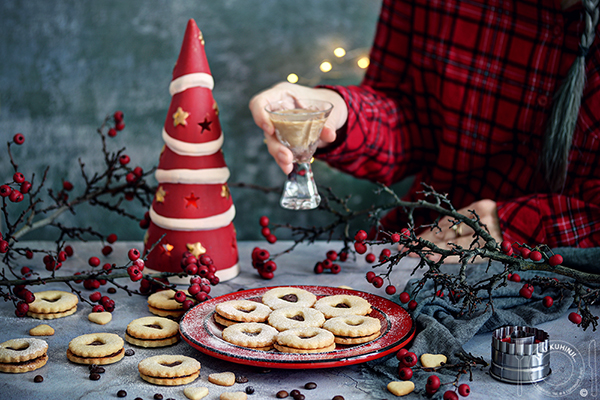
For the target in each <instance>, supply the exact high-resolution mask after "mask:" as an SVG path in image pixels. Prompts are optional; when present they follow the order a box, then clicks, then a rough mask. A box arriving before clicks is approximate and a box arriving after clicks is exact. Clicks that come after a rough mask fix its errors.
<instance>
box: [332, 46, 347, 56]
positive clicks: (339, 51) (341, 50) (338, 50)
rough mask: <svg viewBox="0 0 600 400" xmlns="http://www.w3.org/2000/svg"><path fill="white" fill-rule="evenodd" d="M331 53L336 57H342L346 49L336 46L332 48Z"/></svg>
mask: <svg viewBox="0 0 600 400" xmlns="http://www.w3.org/2000/svg"><path fill="white" fill-rule="evenodd" d="M333 55H335V56H336V57H337V58H342V57H344V56H345V55H346V50H344V48H343V47H337V48H335V49H334V50H333Z"/></svg>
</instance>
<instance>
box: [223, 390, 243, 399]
mask: <svg viewBox="0 0 600 400" xmlns="http://www.w3.org/2000/svg"><path fill="white" fill-rule="evenodd" d="M246 399H248V396H247V395H246V393H244V392H225V393H221V396H219V400H246Z"/></svg>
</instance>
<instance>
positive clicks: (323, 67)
mask: <svg viewBox="0 0 600 400" xmlns="http://www.w3.org/2000/svg"><path fill="white" fill-rule="evenodd" d="M332 68H333V65H331V63H330V62H329V61H323V62H322V63H321V65H320V66H319V69H320V70H321V71H323V72H329V71H331V69H332Z"/></svg>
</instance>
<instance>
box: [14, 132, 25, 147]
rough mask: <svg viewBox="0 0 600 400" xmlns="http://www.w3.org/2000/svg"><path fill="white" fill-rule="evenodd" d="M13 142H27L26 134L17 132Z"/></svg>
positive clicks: (19, 143) (20, 143)
mask: <svg viewBox="0 0 600 400" xmlns="http://www.w3.org/2000/svg"><path fill="white" fill-rule="evenodd" d="M13 142H15V144H18V145H22V144H23V143H25V136H24V135H23V134H22V133H17V134H16V135H15V136H13Z"/></svg>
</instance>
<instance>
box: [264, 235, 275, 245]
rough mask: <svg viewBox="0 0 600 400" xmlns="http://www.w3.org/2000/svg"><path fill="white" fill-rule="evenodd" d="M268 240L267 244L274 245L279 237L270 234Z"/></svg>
mask: <svg viewBox="0 0 600 400" xmlns="http://www.w3.org/2000/svg"><path fill="white" fill-rule="evenodd" d="M266 239H267V242H269V243H271V244H273V243H275V242H276V241H277V236H275V235H273V234H270V235H269V236H267V238H266Z"/></svg>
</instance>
